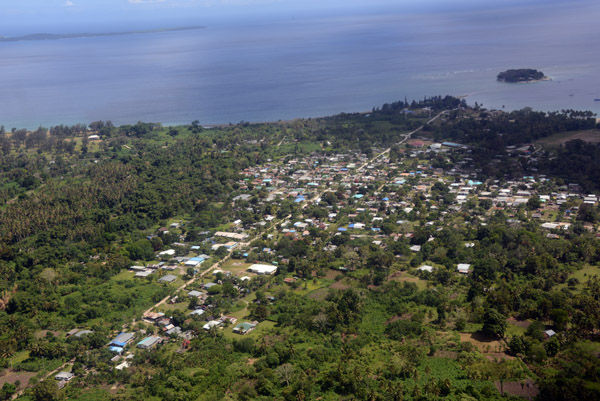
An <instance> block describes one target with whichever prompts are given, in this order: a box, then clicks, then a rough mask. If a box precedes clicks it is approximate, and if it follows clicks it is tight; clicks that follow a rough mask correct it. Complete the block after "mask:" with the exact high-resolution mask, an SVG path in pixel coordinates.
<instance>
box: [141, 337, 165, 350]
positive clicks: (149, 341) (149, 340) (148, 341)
mask: <svg viewBox="0 0 600 401" xmlns="http://www.w3.org/2000/svg"><path fill="white" fill-rule="evenodd" d="M160 340H161V338H160V337H158V336H150V337H146V338H144V339H143V340H142V341H140V342H139V343H137V345H136V347H138V348H141V349H150V348H152V347H154V346H155V345H156V344H158V343H159V342H160Z"/></svg>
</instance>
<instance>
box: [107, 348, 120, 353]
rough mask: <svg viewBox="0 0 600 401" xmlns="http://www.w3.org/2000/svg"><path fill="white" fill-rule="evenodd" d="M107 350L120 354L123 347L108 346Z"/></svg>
mask: <svg viewBox="0 0 600 401" xmlns="http://www.w3.org/2000/svg"><path fill="white" fill-rule="evenodd" d="M108 350H109V351H112V352H116V353H118V354H120V353H121V352H123V347H108Z"/></svg>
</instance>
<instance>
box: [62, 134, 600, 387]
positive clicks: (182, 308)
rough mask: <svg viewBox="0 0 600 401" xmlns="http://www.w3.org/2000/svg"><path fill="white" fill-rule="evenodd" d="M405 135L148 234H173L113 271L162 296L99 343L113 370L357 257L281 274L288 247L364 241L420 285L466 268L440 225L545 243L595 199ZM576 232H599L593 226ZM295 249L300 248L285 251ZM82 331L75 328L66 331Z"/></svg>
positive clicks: (256, 322) (289, 167) (266, 180)
mask: <svg viewBox="0 0 600 401" xmlns="http://www.w3.org/2000/svg"><path fill="white" fill-rule="evenodd" d="M405 139H408V140H407V141H406V142H405V143H404V144H403V145H402V147H401V148H400V154H399V155H398V154H395V155H393V157H392V152H391V151H390V149H374V153H375V157H372V158H370V159H369V158H368V157H367V156H365V155H364V154H358V153H357V154H354V153H345V154H333V155H332V154H326V153H325V152H313V154H311V155H310V156H309V157H303V158H298V157H294V156H293V155H288V156H286V157H283V158H281V159H280V160H272V161H269V162H267V163H266V164H262V165H258V166H255V167H252V168H247V169H245V170H244V171H242V172H241V175H242V178H241V179H240V181H239V183H238V184H239V185H238V192H237V193H235V194H233V195H232V200H231V201H232V207H233V209H234V211H235V212H236V213H237V215H238V216H239V218H238V219H235V220H233V221H231V222H229V223H226V224H223V225H222V226H221V227H222V231H216V232H202V233H200V235H201V240H198V239H195V240H192V241H191V240H190V239H189V238H187V236H186V235H185V234H184V233H185V230H184V228H185V225H186V221H185V220H173V221H170V222H169V225H168V226H165V227H161V228H159V230H157V231H156V232H153V233H149V234H148V237H147V238H148V239H149V240H151V239H152V238H155V237H157V236H160V237H161V238H170V239H172V241H171V242H170V243H165V244H164V246H163V248H162V249H160V250H158V251H157V252H156V260H155V261H154V262H151V263H142V262H140V263H138V264H135V265H132V266H130V267H129V269H128V271H127V272H124V273H123V274H126V275H128V277H130V278H132V279H135V280H155V281H156V282H158V283H160V284H162V285H164V286H168V288H169V289H170V291H171V294H170V295H169V296H168V297H167V298H165V299H163V300H162V301H161V302H159V303H157V304H156V305H155V306H154V307H152V308H150V309H149V310H147V311H146V312H145V313H143V314H142V315H141V316H139V317H138V318H137V319H136V320H135V321H133V322H132V323H131V324H129V325H125V326H124V327H123V330H122V331H121V332H118V333H115V335H114V338H113V339H112V340H111V341H110V343H109V344H107V345H106V347H107V348H108V349H109V350H110V352H111V353H112V354H113V355H114V356H113V357H112V359H111V362H112V363H113V364H114V369H116V370H122V369H127V368H128V367H129V366H130V365H131V364H132V363H133V358H134V355H135V354H136V353H138V352H147V351H150V352H151V350H152V349H154V348H155V347H162V346H170V347H172V349H173V352H185V351H186V349H187V347H188V346H189V344H190V340H192V339H193V338H194V337H196V336H197V335H198V334H199V332H200V331H205V332H207V333H216V332H220V333H222V334H223V335H225V336H226V337H229V338H233V339H235V338H241V337H243V336H254V338H258V337H259V336H263V335H265V333H267V332H268V331H269V329H271V328H272V327H274V325H275V324H276V322H274V321H270V320H268V319H267V316H266V314H265V313H264V308H261V305H262V306H264V305H265V304H270V303H273V302H276V301H277V293H278V291H279V290H281V289H282V288H287V289H289V290H291V291H298V292H300V293H303V294H309V293H314V292H316V291H321V292H323V291H327V290H328V288H344V286H343V285H342V283H343V282H344V277H345V275H348V274H352V272H353V271H354V270H355V269H356V268H357V266H356V264H353V263H344V264H340V263H334V264H332V266H331V267H330V268H328V269H326V271H325V272H323V273H322V274H316V273H315V271H314V270H313V269H311V268H310V267H309V268H308V270H306V271H301V270H300V269H298V268H296V271H289V270H288V267H287V266H288V263H289V254H290V252H296V253H295V255H296V256H298V255H302V252H304V250H305V249H306V248H303V247H302V244H304V245H307V246H309V247H319V249H318V250H317V251H318V252H324V253H329V254H331V255H337V256H339V254H336V250H337V249H338V247H339V246H340V245H341V244H344V243H346V242H347V241H349V240H355V239H362V240H367V241H368V242H369V243H370V244H372V245H373V246H374V247H377V248H380V249H382V250H387V251H389V252H390V253H391V254H392V255H393V256H394V258H395V259H396V261H397V262H398V264H397V265H398V266H401V267H400V270H399V271H390V272H389V276H388V277H386V278H385V280H387V279H391V278H393V277H398V276H402V277H404V279H406V280H409V281H413V282H418V283H419V284H420V285H423V286H425V285H427V278H428V275H429V274H432V273H434V272H435V271H436V270H437V269H445V270H448V271H453V274H454V275H456V276H457V277H458V279H460V277H461V276H466V275H469V274H470V273H471V272H472V268H471V264H472V255H473V251H474V250H475V249H476V248H477V247H478V240H477V239H468V240H465V241H463V244H462V246H463V247H464V249H462V250H461V252H460V254H461V257H462V258H463V259H461V260H460V261H458V263H454V264H453V265H452V266H448V264H447V263H446V264H444V263H434V262H432V261H431V259H432V258H431V255H432V254H433V253H435V250H436V245H435V244H436V236H435V233H436V232H438V231H441V230H442V229H443V227H444V226H448V225H453V224H458V222H460V223H461V224H470V225H472V226H477V227H484V226H486V225H487V224H488V221H489V220H490V219H492V218H494V216H495V215H497V214H498V213H503V214H505V215H506V216H507V217H508V220H507V222H508V223H509V224H511V225H517V226H518V225H520V224H532V223H533V224H537V225H539V226H541V228H542V229H544V230H545V231H546V236H547V238H549V239H556V240H558V239H560V238H561V237H562V235H563V234H564V233H565V232H567V231H568V230H570V229H572V228H573V225H574V224H575V217H576V216H577V214H578V213H579V212H580V208H586V207H588V206H587V205H591V206H595V205H597V202H598V198H597V196H596V195H593V194H585V193H582V192H581V189H580V188H579V186H578V185H576V184H568V183H567V184H563V185H559V184H557V183H556V181H554V180H552V179H548V178H547V177H545V176H543V175H538V176H535V175H529V176H523V177H521V178H520V179H511V180H494V179H487V180H484V179H481V178H480V177H481V171H477V170H473V169H472V168H471V167H470V165H471V163H470V162H471V160H472V159H471V149H470V148H469V147H468V146H465V145H461V144H458V143H453V142H443V143H435V142H433V141H431V140H430V138H427V137H421V138H419V137H416V138H409V137H406V138H405ZM507 151H508V152H515V154H516V155H518V156H519V157H525V158H534V157H535V152H536V149H535V147H534V146H530V145H528V146H523V147H521V148H519V149H515V148H514V147H512V148H510V147H509V148H507ZM434 161H435V163H434ZM440 161H441V163H440ZM433 164H444V165H447V166H449V167H448V168H443V167H434V166H433ZM182 229H183V230H182ZM583 229H585V230H587V231H590V232H593V233H597V227H595V226H594V225H593V224H591V223H585V224H584V225H583ZM425 230H426V231H425ZM423 232H427V233H428V234H427V236H426V237H423ZM598 236H600V233H597V234H596V237H598ZM282 243H285V244H287V245H286V247H287V249H286V251H283V250H282ZM294 244H298V249H297V250H290V249H289V248H290V247H292V246H294ZM394 244H401V245H399V246H395V245H394ZM426 249H427V252H425V251H426ZM290 270H291V269H290ZM336 285H337V287H336ZM261 311H262V312H261ZM90 333H91V331H90V330H89V328H77V329H74V330H72V331H71V332H69V333H68V334H67V336H73V337H80V336H85V335H87V334H90ZM546 334H547V336H553V335H554V334H556V333H555V332H554V331H553V330H548V331H547V333H546ZM63 367H64V369H63V370H61V371H60V372H59V373H58V374H56V376H55V378H56V379H57V380H58V381H59V382H60V383H61V385H64V383H67V382H68V381H70V380H71V379H72V378H73V377H74V375H73V373H71V372H70V370H69V367H70V366H69V364H66V365H64V366H63Z"/></svg>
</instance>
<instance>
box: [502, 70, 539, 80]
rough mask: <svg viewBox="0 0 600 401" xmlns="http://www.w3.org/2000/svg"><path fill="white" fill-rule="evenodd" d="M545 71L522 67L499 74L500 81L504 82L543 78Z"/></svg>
mask: <svg viewBox="0 0 600 401" xmlns="http://www.w3.org/2000/svg"><path fill="white" fill-rule="evenodd" d="M544 77H545V76H544V73H543V72H541V71H538V70H534V69H532V68H522V69H517V70H506V71H503V72H501V73H499V74H498V76H497V79H498V81H502V82H531V81H539V80H540V79H543V78H544Z"/></svg>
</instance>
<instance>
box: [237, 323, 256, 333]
mask: <svg viewBox="0 0 600 401" xmlns="http://www.w3.org/2000/svg"><path fill="white" fill-rule="evenodd" d="M255 327H256V324H253V323H248V322H244V323H240V324H238V325H237V326H235V327H234V328H233V332H234V333H238V334H248V333H249V332H251V331H252V330H254V328H255Z"/></svg>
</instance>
